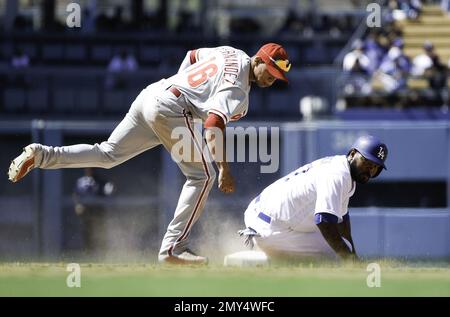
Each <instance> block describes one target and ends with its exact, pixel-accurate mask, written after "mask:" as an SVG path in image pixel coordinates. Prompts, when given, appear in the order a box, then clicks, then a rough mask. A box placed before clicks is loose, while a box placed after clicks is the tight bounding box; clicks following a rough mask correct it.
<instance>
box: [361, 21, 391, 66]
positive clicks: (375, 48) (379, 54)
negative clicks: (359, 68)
mask: <svg viewBox="0 0 450 317" xmlns="http://www.w3.org/2000/svg"><path fill="white" fill-rule="evenodd" d="M388 45H389V43H388V40H387V37H386V36H384V34H383V33H382V32H381V31H379V30H378V29H374V30H372V31H371V33H370V35H369V37H368V38H367V39H366V41H365V43H364V54H365V55H366V56H367V57H368V59H369V65H368V67H367V68H368V70H369V73H370V74H373V73H374V72H375V71H376V70H377V69H378V67H379V66H380V63H381V61H382V59H383V57H384V55H385V54H386V53H387V51H388Z"/></svg>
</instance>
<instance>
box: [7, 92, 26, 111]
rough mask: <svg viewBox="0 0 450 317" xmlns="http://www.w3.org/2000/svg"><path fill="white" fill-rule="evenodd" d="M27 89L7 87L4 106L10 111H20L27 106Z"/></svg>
mask: <svg viewBox="0 0 450 317" xmlns="http://www.w3.org/2000/svg"><path fill="white" fill-rule="evenodd" d="M25 102H26V100H25V89H22V88H6V89H5V91H4V99H3V108H4V109H5V110H6V111H10V112H19V111H22V110H23V109H24V108H25Z"/></svg>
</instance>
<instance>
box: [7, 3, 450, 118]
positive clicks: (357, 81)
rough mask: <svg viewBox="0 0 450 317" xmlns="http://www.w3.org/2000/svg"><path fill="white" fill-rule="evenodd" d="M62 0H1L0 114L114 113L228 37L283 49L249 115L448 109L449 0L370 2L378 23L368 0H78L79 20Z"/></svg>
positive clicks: (249, 47)
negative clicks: (284, 79) (282, 69)
mask: <svg viewBox="0 0 450 317" xmlns="http://www.w3.org/2000/svg"><path fill="white" fill-rule="evenodd" d="M70 3H71V2H70V1H63V0H60V1H56V0H53V1H51V0H35V1H25V0H22V1H9V0H2V1H0V43H1V50H0V81H1V88H0V96H1V98H0V111H1V113H2V114H3V115H6V116H13V117H14V116H15V115H17V114H20V115H21V116H23V115H30V116H34V115H35V114H40V115H46V116H51V117H55V116H56V117H57V116H61V115H62V116H64V115H65V114H68V113H70V114H73V115H75V116H79V115H81V116H83V115H99V117H101V118H105V117H108V116H109V117H115V116H117V115H120V114H121V113H122V112H123V111H124V110H126V109H127V108H128V106H129V104H130V102H131V101H132V100H133V99H134V97H135V95H136V94H137V93H138V92H139V90H140V89H142V88H143V87H145V86H146V85H147V84H149V83H151V82H153V81H155V80H158V79H160V78H162V77H166V76H170V75H171V74H173V73H174V72H175V71H176V70H177V68H178V66H179V63H180V61H181V60H182V58H183V56H184V54H185V52H186V51H187V50H189V49H192V48H196V47H203V46H215V45H232V46H236V47H238V48H241V49H243V50H244V51H246V52H247V53H248V54H249V55H252V54H254V53H255V52H256V50H257V48H258V47H259V45H260V44H261V43H262V42H267V41H275V42H281V43H283V45H284V46H285V47H286V49H287V50H288V52H289V54H290V58H291V61H292V63H293V65H294V68H293V71H292V74H291V76H290V77H291V78H292V81H291V84H290V85H283V84H281V83H278V84H277V85H276V89H275V91H273V92H268V93H266V92H262V91H256V92H252V100H253V102H252V107H253V109H252V110H253V111H251V112H250V113H249V115H250V116H251V117H254V118H271V117H275V118H276V119H277V120H278V119H280V120H284V119H290V118H292V116H293V115H294V116H296V117H297V118H299V119H302V118H305V119H308V118H310V117H311V116H321V115H322V116H337V117H342V118H346V116H348V115H352V112H351V111H349V110H351V109H355V108H358V109H360V108H372V109H373V108H383V109H399V108H400V109H403V108H411V107H414V108H416V109H422V108H431V107H433V108H436V109H438V108H439V110H440V111H439V112H438V113H437V115H441V116H444V117H446V116H447V112H448V104H449V93H448V86H449V82H448V66H449V63H450V22H449V18H448V15H449V13H448V12H449V6H450V5H449V1H448V0H439V1H438V0H428V1H420V0H382V1H376V2H374V3H378V4H379V5H380V6H381V12H380V15H381V19H380V22H381V23H380V25H379V26H375V27H373V26H372V27H371V26H369V25H368V23H367V21H368V19H369V18H368V14H369V13H370V12H368V9H367V5H368V4H370V3H372V2H370V1H367V0H336V1H322V0H282V1H234V0H226V1H225V0H215V1H204V0H189V1H181V0H172V1H166V0H147V1H144V0H138V1H113V0H109V1H108V0H103V1H102V0H84V1H77V2H76V3H78V4H79V5H80V8H81V14H80V21H81V25H80V27H79V28H78V27H69V26H68V25H67V23H66V22H67V18H68V15H69V14H70V12H68V11H67V6H68V5H69V4H70ZM25 69H26V71H25ZM36 78H39V80H36ZM62 79H64V80H62ZM292 104H296V105H298V106H297V107H292ZM346 110H347V111H346ZM424 116H426V114H424Z"/></svg>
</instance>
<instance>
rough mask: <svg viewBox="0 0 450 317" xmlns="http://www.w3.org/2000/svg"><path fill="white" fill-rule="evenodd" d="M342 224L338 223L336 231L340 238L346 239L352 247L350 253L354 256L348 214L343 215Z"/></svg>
mask: <svg viewBox="0 0 450 317" xmlns="http://www.w3.org/2000/svg"><path fill="white" fill-rule="evenodd" d="M342 219H343V220H342V222H341V223H338V230H339V234H340V235H341V237H343V238H344V239H346V240H347V241H348V242H350V244H351V246H352V252H353V253H354V254H356V250H355V245H354V243H353V239H352V231H351V226H350V215H349V214H348V213H346V214H345V216H344V217H342Z"/></svg>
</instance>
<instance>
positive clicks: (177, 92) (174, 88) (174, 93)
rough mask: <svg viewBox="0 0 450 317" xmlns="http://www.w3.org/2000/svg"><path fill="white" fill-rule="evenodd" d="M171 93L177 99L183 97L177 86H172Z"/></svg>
mask: <svg viewBox="0 0 450 317" xmlns="http://www.w3.org/2000/svg"><path fill="white" fill-rule="evenodd" d="M169 91H170V92H171V93H172V94H173V95H174V96H175V97H177V98H178V97H180V96H181V91H179V90H178V89H177V88H176V87H175V86H170V87H169Z"/></svg>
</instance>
